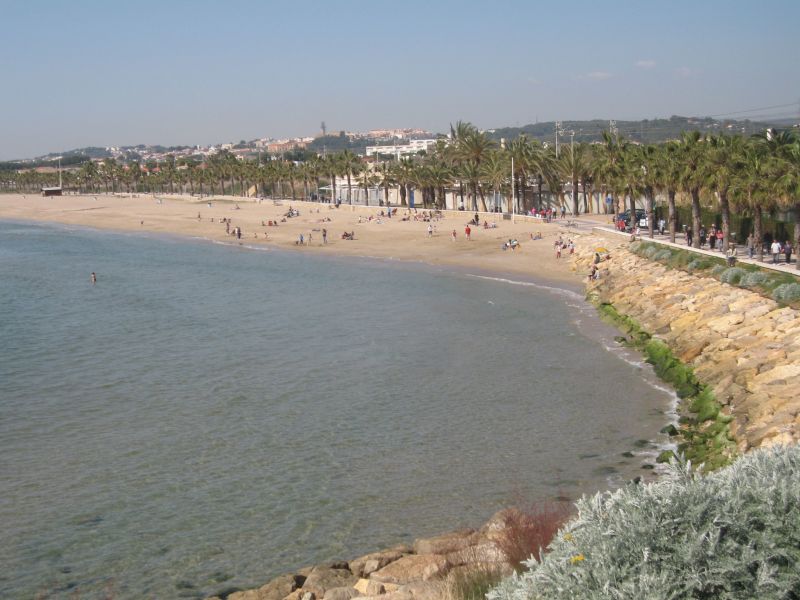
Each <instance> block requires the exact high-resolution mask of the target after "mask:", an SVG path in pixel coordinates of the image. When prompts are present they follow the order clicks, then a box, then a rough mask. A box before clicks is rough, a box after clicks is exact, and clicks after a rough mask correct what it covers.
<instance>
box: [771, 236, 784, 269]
mask: <svg viewBox="0 0 800 600" xmlns="http://www.w3.org/2000/svg"><path fill="white" fill-rule="evenodd" d="M769 251H770V253H771V254H772V264H773V265H775V264H778V255H779V254H780V253H781V243H780V242H779V241H778V240H775V241H773V242H772V245H771V246H770V247H769Z"/></svg>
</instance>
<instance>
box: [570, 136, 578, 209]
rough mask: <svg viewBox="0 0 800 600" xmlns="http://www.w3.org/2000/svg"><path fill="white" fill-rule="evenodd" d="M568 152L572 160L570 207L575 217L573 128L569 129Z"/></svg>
mask: <svg viewBox="0 0 800 600" xmlns="http://www.w3.org/2000/svg"><path fill="white" fill-rule="evenodd" d="M569 153H570V158H571V160H572V181H571V182H570V183H572V209H573V214H572V216H573V217H577V216H578V215H576V214H575V213H574V210H575V177H576V175H575V130H574V129H570V130H569Z"/></svg>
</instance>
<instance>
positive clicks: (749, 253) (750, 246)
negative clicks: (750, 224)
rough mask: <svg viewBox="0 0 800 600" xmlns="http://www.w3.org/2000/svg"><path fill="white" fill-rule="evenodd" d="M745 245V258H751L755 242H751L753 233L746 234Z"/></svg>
mask: <svg viewBox="0 0 800 600" xmlns="http://www.w3.org/2000/svg"><path fill="white" fill-rule="evenodd" d="M745 246H746V247H747V258H749V259H750V260H753V253H754V252H755V244H754V243H753V234H752V233H751V234H750V235H748V236H747V241H746V242H745Z"/></svg>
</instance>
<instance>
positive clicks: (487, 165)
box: [480, 150, 514, 212]
mask: <svg viewBox="0 0 800 600" xmlns="http://www.w3.org/2000/svg"><path fill="white" fill-rule="evenodd" d="M510 173H511V155H510V154H509V153H507V152H502V151H499V150H493V151H491V152H489V153H488V154H487V155H486V157H485V160H484V161H483V164H481V166H480V175H481V177H482V178H483V180H484V181H486V184H487V185H488V186H489V187H490V188H492V191H493V192H494V197H495V199H496V198H498V197H499V195H500V188H502V187H504V185H505V183H506V181H508V178H509V175H510ZM512 202H514V198H511V197H509V199H508V211H509V212H511V211H512V208H511V203H512Z"/></svg>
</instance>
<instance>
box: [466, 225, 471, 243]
mask: <svg viewBox="0 0 800 600" xmlns="http://www.w3.org/2000/svg"><path fill="white" fill-rule="evenodd" d="M470 233H472V229H470V228H469V225H467V227H466V229H464V234H465V235H466V236H467V240H471V239H472V238H470V237H469V234H470Z"/></svg>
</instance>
